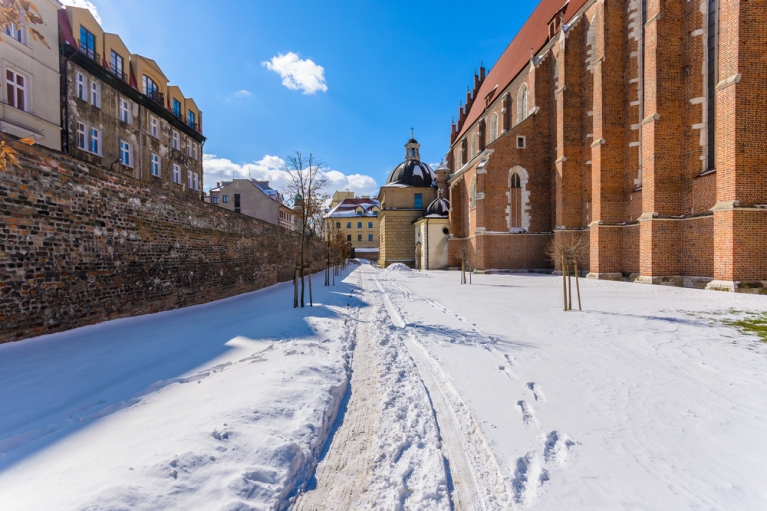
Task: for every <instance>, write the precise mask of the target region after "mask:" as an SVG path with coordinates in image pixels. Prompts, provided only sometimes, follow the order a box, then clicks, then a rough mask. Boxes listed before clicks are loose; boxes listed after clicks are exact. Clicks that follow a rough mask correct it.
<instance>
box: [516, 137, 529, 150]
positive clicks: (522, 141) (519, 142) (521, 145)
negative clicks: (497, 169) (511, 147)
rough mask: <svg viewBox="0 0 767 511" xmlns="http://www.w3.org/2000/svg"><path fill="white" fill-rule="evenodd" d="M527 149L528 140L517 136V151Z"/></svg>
mask: <svg viewBox="0 0 767 511" xmlns="http://www.w3.org/2000/svg"><path fill="white" fill-rule="evenodd" d="M526 147H527V138H526V137H523V136H522V135H517V149H525V148H526Z"/></svg>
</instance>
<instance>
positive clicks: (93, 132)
mask: <svg viewBox="0 0 767 511" xmlns="http://www.w3.org/2000/svg"><path fill="white" fill-rule="evenodd" d="M94 143H95V146H96V147H95V151H94ZM88 151H90V152H91V153H93V154H97V155H101V131H100V130H98V129H96V128H94V127H93V126H91V129H90V130H88Z"/></svg>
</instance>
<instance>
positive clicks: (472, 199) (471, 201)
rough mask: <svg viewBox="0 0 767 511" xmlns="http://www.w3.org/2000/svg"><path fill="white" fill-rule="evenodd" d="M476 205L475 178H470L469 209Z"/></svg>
mask: <svg viewBox="0 0 767 511" xmlns="http://www.w3.org/2000/svg"><path fill="white" fill-rule="evenodd" d="M476 205H477V176H474V177H472V178H471V186H470V188H469V207H470V208H473V207H475V206H476Z"/></svg>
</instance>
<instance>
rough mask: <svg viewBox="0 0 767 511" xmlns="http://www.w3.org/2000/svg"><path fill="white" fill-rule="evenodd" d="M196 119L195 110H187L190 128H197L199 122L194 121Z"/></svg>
mask: <svg viewBox="0 0 767 511" xmlns="http://www.w3.org/2000/svg"><path fill="white" fill-rule="evenodd" d="M194 120H195V115H194V112H192V111H191V110H187V113H186V122H187V124H189V127H190V128H195V127H196V126H197V124H196V123H195V122H194Z"/></svg>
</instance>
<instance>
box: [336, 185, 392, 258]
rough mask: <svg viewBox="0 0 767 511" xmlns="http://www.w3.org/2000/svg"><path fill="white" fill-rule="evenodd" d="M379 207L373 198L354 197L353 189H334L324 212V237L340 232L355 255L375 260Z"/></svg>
mask: <svg viewBox="0 0 767 511" xmlns="http://www.w3.org/2000/svg"><path fill="white" fill-rule="evenodd" d="M380 211H381V207H380V204H379V202H378V200H376V199H372V198H370V197H369V196H362V197H355V196H354V192H336V193H335V194H333V199H332V200H331V203H330V209H329V211H328V212H327V213H326V214H325V226H324V231H325V239H326V240H329V239H331V238H332V237H333V236H335V235H336V234H337V233H341V235H343V237H344V239H345V240H346V241H347V243H348V244H349V245H350V246H351V247H353V248H354V251H355V255H356V256H357V257H365V258H374V260H378V257H377V256H378V250H379V241H380V239H379V235H380V229H379V225H380V224H379V214H380Z"/></svg>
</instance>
